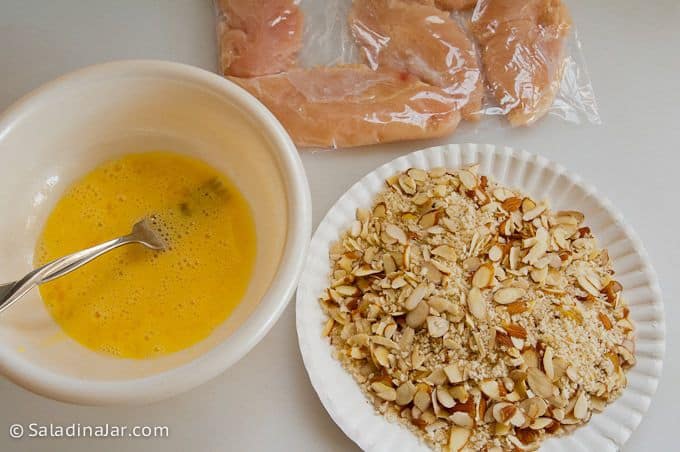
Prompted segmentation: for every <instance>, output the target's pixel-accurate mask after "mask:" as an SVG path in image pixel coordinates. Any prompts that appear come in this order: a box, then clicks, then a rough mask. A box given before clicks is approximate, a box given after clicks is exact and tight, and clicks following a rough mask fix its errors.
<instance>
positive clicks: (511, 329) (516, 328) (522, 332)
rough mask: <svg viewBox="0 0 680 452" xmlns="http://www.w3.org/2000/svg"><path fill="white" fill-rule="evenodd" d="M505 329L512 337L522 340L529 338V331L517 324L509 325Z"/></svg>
mask: <svg viewBox="0 0 680 452" xmlns="http://www.w3.org/2000/svg"><path fill="white" fill-rule="evenodd" d="M503 329H505V331H506V332H507V333H508V335H509V336H511V337H517V338H520V339H526V338H527V330H526V329H525V328H524V327H523V326H522V325H518V324H516V323H508V324H506V325H504V326H503Z"/></svg>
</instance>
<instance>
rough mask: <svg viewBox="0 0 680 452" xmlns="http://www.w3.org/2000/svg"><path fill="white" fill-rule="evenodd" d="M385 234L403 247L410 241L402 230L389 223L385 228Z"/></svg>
mask: <svg viewBox="0 0 680 452" xmlns="http://www.w3.org/2000/svg"><path fill="white" fill-rule="evenodd" d="M385 233H386V234H387V235H389V236H390V237H392V238H393V239H395V240H396V241H397V242H399V243H400V244H402V245H405V244H406V242H407V241H408V238H407V237H406V233H405V232H404V231H403V230H402V229H401V228H399V227H398V226H395V225H393V224H391V223H388V224H387V225H386V226H385Z"/></svg>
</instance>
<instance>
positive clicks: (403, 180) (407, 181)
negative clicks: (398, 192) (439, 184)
mask: <svg viewBox="0 0 680 452" xmlns="http://www.w3.org/2000/svg"><path fill="white" fill-rule="evenodd" d="M398 181H399V187H401V189H402V191H403V192H404V193H406V194H407V195H413V194H414V193H415V192H416V188H417V187H416V181H414V180H413V178H412V177H410V176H409V175H407V174H402V175H401V176H399V179H398Z"/></svg>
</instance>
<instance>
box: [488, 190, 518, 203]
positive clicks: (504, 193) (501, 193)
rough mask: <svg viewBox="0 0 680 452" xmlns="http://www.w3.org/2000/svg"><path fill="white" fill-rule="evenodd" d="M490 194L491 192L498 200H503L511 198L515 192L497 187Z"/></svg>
mask: <svg viewBox="0 0 680 452" xmlns="http://www.w3.org/2000/svg"><path fill="white" fill-rule="evenodd" d="M492 194H493V196H494V198H496V199H497V200H498V201H500V202H503V201H505V200H506V199H508V198H512V197H513V196H515V193H513V191H512V190H509V189H507V188H505V187H499V188H496V189H494V191H493V192H492Z"/></svg>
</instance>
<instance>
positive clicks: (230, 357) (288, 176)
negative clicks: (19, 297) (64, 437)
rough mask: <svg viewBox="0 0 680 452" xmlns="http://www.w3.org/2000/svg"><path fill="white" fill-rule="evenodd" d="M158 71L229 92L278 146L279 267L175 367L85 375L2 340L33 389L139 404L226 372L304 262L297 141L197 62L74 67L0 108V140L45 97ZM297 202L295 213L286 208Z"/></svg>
mask: <svg viewBox="0 0 680 452" xmlns="http://www.w3.org/2000/svg"><path fill="white" fill-rule="evenodd" d="M144 75H156V76H164V77H174V78H176V79H178V80H184V81H191V82H193V83H196V84H198V85H201V86H203V87H205V88H206V89H209V90H210V91H212V92H214V93H216V94H219V95H222V96H223V97H225V98H228V99H229V101H231V102H232V103H234V104H235V105H236V106H237V107H238V108H240V109H241V110H242V111H243V112H244V113H245V114H246V115H248V116H249V117H250V119H251V120H253V121H257V122H259V123H260V124H261V125H262V131H263V132H264V134H265V135H266V136H267V138H268V139H269V140H270V142H271V144H272V146H273V147H274V148H275V149H276V150H278V153H277V154H276V155H274V158H276V159H278V164H279V168H280V171H281V176H282V179H283V183H284V187H285V190H286V196H287V199H288V219H287V231H286V241H285V245H284V249H283V253H282V256H281V260H280V263H279V265H278V268H277V271H276V273H275V274H274V277H273V279H272V281H271V283H270V286H269V288H268V289H267V291H266V293H265V294H264V296H263V297H262V299H261V300H260V302H259V304H258V305H257V307H256V308H255V310H254V311H253V312H252V313H251V314H250V315H249V316H248V317H247V318H246V320H245V321H244V322H243V324H241V325H240V326H239V327H238V328H237V329H236V331H234V332H233V333H232V334H231V335H230V336H229V337H228V339H226V340H224V341H222V342H221V343H219V344H218V345H216V346H215V347H213V348H212V349H211V350H209V351H208V352H206V353H205V354H203V355H201V356H199V357H197V358H195V359H193V360H191V361H189V362H187V363H185V364H182V365H181V366H179V367H176V368H172V369H170V370H166V371H163V372H161V373H158V374H155V375H151V376H145V377H141V378H133V379H128V380H87V379H82V378H76V377H71V376H65V375H62V374H58V373H56V372H53V371H50V370H47V369H44V368H42V367H40V366H39V365H36V364H35V363H33V362H31V361H29V360H27V359H24V358H23V357H22V356H20V354H19V353H16V352H14V351H12V350H11V349H10V348H9V347H5V346H3V345H2V344H0V375H4V376H6V377H7V378H9V379H10V380H12V381H14V382H15V383H17V384H18V385H20V386H22V387H24V388H26V389H28V390H30V391H32V392H35V393H37V394H40V395H43V396H46V397H49V398H52V399H56V400H60V401H64V402H71V403H79V404H87V405H109V404H143V403H149V402H153V401H157V400H161V399H164V398H168V397H171V396H173V395H176V394H179V393H181V392H185V391H187V390H189V389H191V388H193V387H196V386H198V385H200V384H202V383H205V382H206V381H208V380H210V379H212V378H214V377H216V376H217V375H219V374H221V373H222V372H224V371H225V370H226V369H227V368H229V367H230V366H231V365H233V364H234V363H236V362H237V361H238V360H240V359H241V358H242V357H243V356H245V355H246V354H247V353H248V352H249V351H250V350H251V349H252V348H253V347H254V346H255V345H256V344H257V343H258V342H259V341H260V340H261V339H262V338H263V337H264V336H265V335H266V334H267V332H268V331H269V330H270V329H271V328H272V326H273V325H274V324H275V323H276V321H277V320H278V319H279V317H280V316H281V314H282V313H283V310H284V309H285V307H286V306H287V305H288V303H289V301H290V299H291V298H292V296H293V292H294V291H295V288H296V286H297V281H298V279H299V277H300V274H301V272H302V268H303V265H304V261H305V257H306V252H307V247H308V245H309V239H310V237H311V228H312V202H311V193H310V189H309V184H308V181H307V176H306V174H305V170H304V167H303V165H302V161H301V159H300V155H299V154H298V151H297V148H296V147H295V144H294V143H293V141H292V140H291V138H290V136H289V135H288V133H287V132H286V130H285V129H284V128H283V126H282V125H281V123H280V122H279V121H278V120H277V119H276V118H275V117H274V115H273V114H272V113H271V112H270V111H269V110H268V109H267V108H266V107H265V106H264V105H263V104H262V103H260V101H259V100H257V99H256V98H255V97H254V96H252V95H251V94H250V93H248V92H247V91H246V90H244V89H242V88H241V87H239V86H238V85H236V84H235V83H233V82H230V81H228V80H227V79H225V78H223V77H221V76H219V75H217V74H215V73H212V72H209V71H207V70H205V69H201V68H198V67H195V66H190V65H187V64H182V63H176V62H170V61H161V60H119V61H113V62H107V63H102V64H96V65H92V66H87V67H84V68H81V69H78V70H76V71H74V72H71V73H68V74H66V75H63V76H61V77H58V78H56V79H54V80H52V81H50V82H47V83H46V84H44V85H42V86H40V87H38V88H36V89H35V90H33V91H31V92H29V93H28V94H26V95H24V96H23V97H21V98H20V99H18V100H17V101H15V102H14V103H13V104H12V105H10V106H9V107H8V108H7V109H6V110H5V111H4V112H2V113H0V140H1V139H2V137H3V136H4V135H5V134H6V133H7V132H8V131H9V130H10V129H11V128H12V127H13V126H14V125H15V124H16V123H18V122H19V121H21V120H22V119H23V117H24V116H25V115H28V114H30V112H31V111H32V110H33V109H35V108H39V107H40V105H39V104H41V103H43V102H49V101H50V97H52V96H55V95H58V94H59V93H60V92H62V91H65V90H68V89H77V87H78V86H79V85H80V84H82V83H85V82H91V81H93V80H103V79H112V78H120V77H125V76H144ZM293 209H295V212H291V211H292V210H293Z"/></svg>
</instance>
